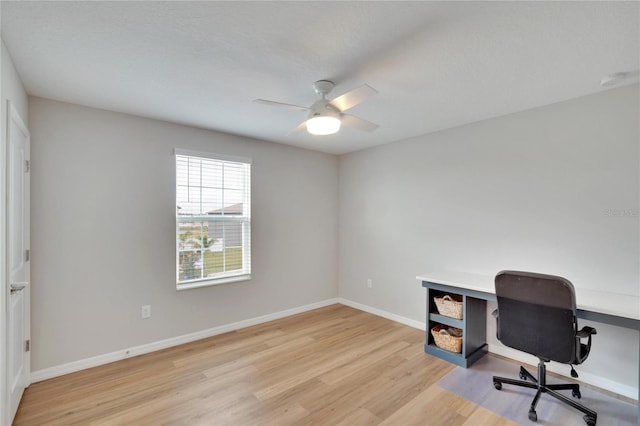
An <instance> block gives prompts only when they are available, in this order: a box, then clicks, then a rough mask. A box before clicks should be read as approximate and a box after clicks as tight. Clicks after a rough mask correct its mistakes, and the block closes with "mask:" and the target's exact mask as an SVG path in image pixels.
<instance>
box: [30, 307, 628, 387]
mask: <svg viewBox="0 0 640 426" xmlns="http://www.w3.org/2000/svg"><path fill="white" fill-rule="evenodd" d="M335 303H341V304H343V305H346V306H350V307H352V308H355V309H358V310H361V311H364V312H369V313H370V314H373V315H377V316H379V317H383V318H387V319H389V320H392V321H396V322H399V323H401V324H404V325H407V326H409V327H413V328H417V329H419V330H423V331H424V330H426V324H425V323H424V322H422V321H416V320H412V319H410V318H406V317H403V316H400V315H397V314H393V313H391V312H387V311H383V310H382V309H378V308H374V307H371V306H367V305H363V304H361V303H358V302H354V301H351V300H348V299H343V298H340V297H338V298H334V299H327V300H323V301H321V302H316V303H312V304H310V305H305V306H300V307H297V308H292V309H287V310H284V311H280V312H275V313H272V314H268V315H263V316H260V317H256V318H250V319H247V320H243V321H238V322H234V323H231V324H225V325H221V326H218V327H214V328H210V329H207V330H202V331H197V332H195V333H190V334H185V335H182V336H177V337H172V338H169V339H165V340H161V341H158V342H153V343H148V344H145V345H140V346H135V347H132V348H128V349H122V350H119V351H115V352H111V353H108V354H104V355H98V356H95V357H91V358H86V359H81V360H78V361H73V362H69V363H67V364H62V365H57V366H54V367H49V368H45V369H42V370H37V371H32V372H31V382H32V383H35V382H40V381H42V380H47V379H51V378H53V377H58V376H62V375H64V374H69V373H73V372H76V371H80V370H84V369H87V368H92V367H97V366H99V365H103V364H108V363H110V362H114V361H120V360H122V359H125V358H130V357H133V356H137V355H142V354H146V353H149V352H154V351H158V350H161V349H166V348H169V347H172V346H177V345H181V344H184V343H189V342H193V341H196V340H200V339H205V338H207V337H211V336H216V335H218V334H222V333H227V332H229V331H234V330H239V329H241V328H245V327H250V326H252V325H257V324H262V323H265V322H268V321H273V320H276V319H280V318H285V317H288V316H291V315H295V314H299V313H302V312H306V311H310V310H313V309H317V308H322V307H324V306H329V305H333V304H335ZM489 352H492V353H494V354H497V355H501V356H504V357H506V358H510V359H513V360H515V361H518V362H524V363H527V364H534V365H535V364H536V363H537V361H536V359H535V357H531V356H528V355H527V354H525V353H522V352H519V351H516V350H513V349H510V348H507V347H506V346H501V345H489ZM558 366H560V367H561V364H555V365H554V363H551V364H550V365H549V367H548V369H549V371H553V372H554V373H557V374H560V375H562V376H566V377H569V376H568V375H567V372H566V371H565V370H566V366H564V367H565V368H564V369H562V370H561V369H558ZM580 381H582V382H584V383H588V384H590V385H593V386H596V387H599V388H601V389H605V390H608V391H611V392H614V393H617V394H619V395H622V396H625V397H628V398H632V399H637V398H638V390H637V389H636V388H634V387H632V386H628V385H624V384H621V383H618V382H614V381H612V380H609V379H607V378H605V377H602V376H598V375H595V374H591V373H588V372H584V371H582V372H580Z"/></svg>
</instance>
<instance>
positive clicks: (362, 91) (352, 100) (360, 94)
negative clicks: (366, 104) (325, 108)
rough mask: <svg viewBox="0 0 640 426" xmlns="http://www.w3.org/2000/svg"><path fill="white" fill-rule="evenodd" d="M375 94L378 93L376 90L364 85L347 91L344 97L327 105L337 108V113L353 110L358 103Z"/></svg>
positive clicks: (341, 96)
mask: <svg viewBox="0 0 640 426" xmlns="http://www.w3.org/2000/svg"><path fill="white" fill-rule="evenodd" d="M376 93H378V91H377V90H376V89H374V88H373V87H371V86H369V85H366V84H365V85H363V86H360V87H358V88H356V89H353V90H350V91H348V92H347V93H345V94H344V95H340V96H338V97H337V98H335V99H333V100H332V101H331V102H329V103H330V104H331V105H333V106H334V107H336V108H338V110H339V111H346V110H348V109H349V108H353V107H354V106H356V105H358V104H359V103H360V102H363V101H364V100H366V99H368V98H370V97H371V96H373V95H375V94H376Z"/></svg>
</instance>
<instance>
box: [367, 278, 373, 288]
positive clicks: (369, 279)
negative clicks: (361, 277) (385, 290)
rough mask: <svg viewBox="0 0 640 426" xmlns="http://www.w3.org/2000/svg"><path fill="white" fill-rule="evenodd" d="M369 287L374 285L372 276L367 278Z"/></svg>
mask: <svg viewBox="0 0 640 426" xmlns="http://www.w3.org/2000/svg"><path fill="white" fill-rule="evenodd" d="M367 287H368V288H372V287H373V280H372V279H371V278H367Z"/></svg>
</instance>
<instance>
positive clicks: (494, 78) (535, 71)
mask: <svg viewBox="0 0 640 426" xmlns="http://www.w3.org/2000/svg"><path fill="white" fill-rule="evenodd" d="M1 7H2V11H1V16H2V38H3V40H4V42H5V44H6V45H7V48H8V50H9V52H10V54H11V56H12V58H13V61H14V63H15V65H16V68H17V69H18V72H19V74H20V75H21V77H22V79H23V83H24V86H25V88H26V90H27V92H28V93H29V94H31V95H35V96H41V97H45V98H51V99H56V100H60V101H66V102H72V103H76V104H81V105H87V106H91V107H96V108H103V109H108V110H113V111H120V112H125V113H131V114H136V115H140V116H145V117H152V118H157V119H161V120H166V121H172V122H178V123H183V124H187V125H192V126H197V127H203V128H207V129H214V130H220V131H224V132H229V133H235V134H240V135H245V136H250V137H255V138H259V139H264V140H269V141H274V142H280V143H285V144H289V145H296V146H301V147H305V148H310V149H314V150H319V151H324V152H329V153H334V154H341V153H346V152H351V151H355V150H359V149H363V148H366V147H370V146H375V145H380V144H384V143H388V142H393V141H397V140H401V139H406V138H410V137H413V136H418V135H421V134H425V133H430V132H434V131H437V130H440V129H445V128H450V127H454V126H458V125H461V124H464V123H469V122H473V121H478V120H482V119H486V118H490V117H496V116H500V115H504V114H508V113H512V112H516V111H522V110H525V109H529V108H534V107H537V106H541V105H547V104H551V103H554V102H558V101H562V100H566V99H571V98H575V97H578V96H582V95H586V94H590V93H594V92H598V91H601V90H603V88H602V87H600V86H599V82H600V79H601V78H602V77H603V76H604V75H606V74H610V73H614V72H620V71H630V70H637V69H639V68H640V59H639V54H640V44H639V40H640V36H639V16H640V3H638V2H483V1H476V2H398V1H395V2H355V1H354V2H156V1H142V2H116V1H114V2H100V1H90V2H48V1H45V2H40V1H33V2H7V1H3V2H2V5H1ZM319 79H329V80H333V81H335V82H336V83H337V86H336V88H335V90H334V92H332V94H331V95H333V96H335V95H339V94H341V93H344V92H346V91H348V90H350V89H353V88H355V87H358V86H360V85H362V84H364V83H366V84H369V85H370V86H372V87H374V88H376V89H377V90H378V91H379V94H378V95H376V96H374V97H372V98H370V99H368V100H367V101H366V102H364V103H363V104H361V105H358V106H356V107H354V108H353V109H351V110H350V111H349V112H350V113H351V114H354V115H357V116H360V117H362V118H365V119H367V120H369V121H373V122H375V123H377V124H379V125H380V127H379V128H378V129H377V130H376V131H375V132H373V133H366V132H360V131H357V130H353V129H343V130H342V131H340V132H339V133H338V134H336V135H331V136H321V137H320V136H311V135H308V134H306V132H298V133H295V134H293V135H288V133H289V132H290V131H291V130H292V129H294V128H295V127H296V126H297V125H298V124H299V123H300V122H301V121H303V120H304V118H305V113H304V112H300V111H293V110H286V109H279V108H273V107H269V106H265V105H260V104H255V103H253V102H252V100H253V99H255V98H263V99H271V100H275V101H280V102H286V103H292V104H298V105H305V106H307V105H310V104H311V103H313V101H315V100H316V99H317V95H316V94H315V93H314V92H313V89H312V87H311V84H312V83H313V82H314V81H315V80H319Z"/></svg>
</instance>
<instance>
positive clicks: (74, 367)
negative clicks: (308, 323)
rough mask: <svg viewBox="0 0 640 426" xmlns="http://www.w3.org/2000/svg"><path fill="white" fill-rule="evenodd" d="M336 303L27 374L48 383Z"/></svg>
mask: <svg viewBox="0 0 640 426" xmlns="http://www.w3.org/2000/svg"><path fill="white" fill-rule="evenodd" d="M336 303H340V301H339V300H338V299H337V298H336V299H327V300H323V301H321V302H316V303H312V304H310V305H305V306H299V307H297V308H292V309H287V310H284V311H280V312H274V313H272V314H267V315H263V316H260V317H255V318H250V319H246V320H243V321H238V322H234V323H231V324H225V325H221V326H218V327H213V328H209V329H206V330H201V331H196V332H195V333H189V334H184V335H182V336H176V337H171V338H169V339H165V340H161V341H158V342H152V343H147V344H145V345H140V346H134V347H132V348H127V349H122V350H119V351H115V352H111V353H108V354H103V355H98V356H94V357H91V358H85V359H80V360H78V361H73V362H69V363H66V364H61V365H56V366H54V367H49V368H44V369H42V370H36V371H32V372H31V383H36V382H40V381H43V380H47V379H51V378H53V377H58V376H62V375H65V374H69V373H74V372H76V371H80V370H85V369H87V368H92V367H97V366H99V365H104V364H109V363H111V362H114V361H120V360H122V359H125V358H130V357H133V356H138V355H142V354H146V353H149V352H154V351H159V350H161V349H166V348H170V347H172V346H177V345H182V344H184V343H189V342H193V341H196V340H200V339H205V338H207V337H211V336H216V335H218V334H222V333H227V332H229V331H234V330H239V329H241V328H245V327H250V326H252V325H257V324H262V323H265V322H268V321H273V320H276V319H280V318H284V317H288V316H291V315H295V314H299V313H302V312H306V311H310V310H313V309H318V308H322V307H324V306H329V305H333V304H336Z"/></svg>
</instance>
